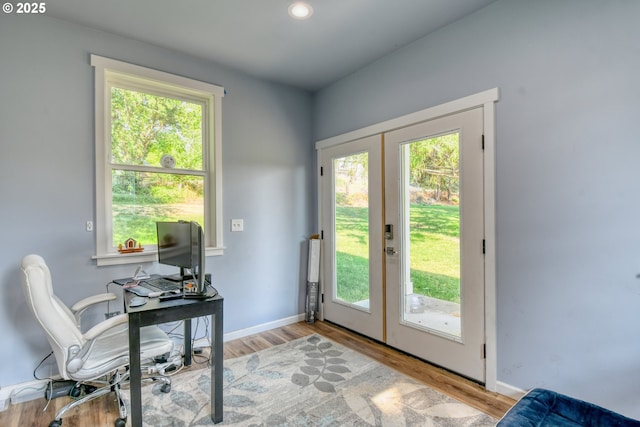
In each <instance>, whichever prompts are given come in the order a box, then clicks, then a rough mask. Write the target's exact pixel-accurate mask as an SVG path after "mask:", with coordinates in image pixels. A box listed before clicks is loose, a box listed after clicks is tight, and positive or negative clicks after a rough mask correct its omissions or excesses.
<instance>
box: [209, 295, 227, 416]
mask: <svg viewBox="0 0 640 427" xmlns="http://www.w3.org/2000/svg"><path fill="white" fill-rule="evenodd" d="M211 343H212V348H211V357H213V360H212V361H211V420H212V421H213V422H214V423H219V422H221V421H222V374H223V369H224V365H223V362H224V349H223V332H222V302H220V303H219V304H218V306H217V308H216V310H215V312H214V313H213V314H212V315H211Z"/></svg>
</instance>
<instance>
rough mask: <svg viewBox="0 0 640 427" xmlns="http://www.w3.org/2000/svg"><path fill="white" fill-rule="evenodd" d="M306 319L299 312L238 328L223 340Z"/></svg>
mask: <svg viewBox="0 0 640 427" xmlns="http://www.w3.org/2000/svg"><path fill="white" fill-rule="evenodd" d="M304 319H305V315H304V313H303V314H298V315H297V316H291V317H286V318H284V319H280V320H274V321H273V322H267V323H263V324H261V325H256V326H251V327H250V328H245V329H238V330H237V331H233V332H229V333H227V334H224V338H223V340H224V341H225V342H227V341H231V340H235V339H238V338H244V337H247V336H249V335H253V334H258V333H260V332H264V331H268V330H270V329H275V328H279V327H281V326H287V325H291V324H294V323H298V322H301V321H303V320H304Z"/></svg>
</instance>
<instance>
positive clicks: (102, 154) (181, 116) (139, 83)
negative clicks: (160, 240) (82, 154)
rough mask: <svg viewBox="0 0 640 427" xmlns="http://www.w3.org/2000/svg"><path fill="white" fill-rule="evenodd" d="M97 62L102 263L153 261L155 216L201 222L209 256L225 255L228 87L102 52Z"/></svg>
mask: <svg viewBox="0 0 640 427" xmlns="http://www.w3.org/2000/svg"><path fill="white" fill-rule="evenodd" d="M91 65H92V66H93V67H94V68H95V115H96V117H95V132H96V135H95V143H96V259H97V263H98V265H112V264H126V263H140V262H146V261H154V260H155V259H156V253H157V242H156V228H155V227H156V225H155V224H156V221H177V220H185V221H197V222H198V223H199V224H200V225H202V227H203V228H204V233H205V239H206V245H207V255H220V254H222V248H223V245H222V182H221V177H222V170H221V161H220V159H221V153H220V151H221V150H220V147H221V140H220V138H221V129H220V122H221V120H220V117H221V116H220V106H221V99H222V97H223V96H224V89H223V88H222V87H220V86H215V85H212V84H209V83H204V82H200V81H197V80H192V79H188V78H185V77H180V76H176V75H172V74H168V73H164V72H161V71H157V70H152V69H149V68H144V67H140V66H137V65H132V64H128V63H125V62H120V61H115V60H112V59H108V58H103V57H100V56H96V55H91ZM130 239H134V240H135V241H136V242H137V244H136V247H135V248H134V249H135V250H134V251H130V252H129V253H123V252H127V251H123V250H122V249H126V244H125V242H126V241H130ZM120 245H122V247H121V246H120ZM138 246H139V248H142V250H140V249H139V248H138Z"/></svg>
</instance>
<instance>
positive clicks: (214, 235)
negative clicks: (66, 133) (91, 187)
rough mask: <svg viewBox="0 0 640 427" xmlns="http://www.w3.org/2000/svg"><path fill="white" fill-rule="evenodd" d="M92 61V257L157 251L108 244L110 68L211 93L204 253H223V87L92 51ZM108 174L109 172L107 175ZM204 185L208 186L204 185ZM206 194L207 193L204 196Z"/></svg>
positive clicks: (131, 258)
mask: <svg viewBox="0 0 640 427" xmlns="http://www.w3.org/2000/svg"><path fill="white" fill-rule="evenodd" d="M91 65H92V66H93V67H94V69H95V74H94V82H95V83H94V87H95V142H96V144H95V146H96V227H95V230H96V254H95V255H94V256H93V257H92V258H93V259H95V260H96V261H97V265H98V266H103V265H117V264H133V263H143V262H153V261H157V251H155V250H145V251H144V252H138V253H133V254H121V253H119V252H117V251H115V252H114V249H113V248H111V247H109V241H110V238H109V235H110V233H111V224H108V223H107V222H108V221H107V220H106V218H107V215H106V212H107V209H110V206H108V205H109V204H110V203H109V201H107V200H106V194H107V191H108V189H107V185H110V182H111V179H110V174H111V170H110V169H108V168H107V167H106V164H107V159H108V158H109V157H108V156H109V144H108V141H109V134H108V132H109V129H108V127H107V123H109V120H108V117H107V114H109V111H106V109H105V106H106V105H105V101H106V99H108V98H107V97H108V94H107V90H108V85H106V84H105V83H106V79H105V77H106V76H107V74H108V73H109V71H113V72H117V73H118V74H120V75H126V78H127V79H131V80H132V81H135V80H138V79H144V80H153V81H154V84H158V85H160V86H165V87H167V88H172V87H173V88H179V89H180V90H181V91H185V90H186V91H187V92H189V91H192V93H194V94H197V95H199V96H202V94H203V93H206V94H210V95H211V96H212V97H213V111H208V112H207V113H208V115H209V117H208V120H207V122H208V123H213V133H212V134H211V135H210V138H213V150H210V149H208V147H206V148H205V155H206V156H208V157H209V159H208V161H209V167H213V176H211V175H209V176H210V180H212V181H213V182H211V181H209V185H208V200H209V201H213V203H214V208H215V212H211V211H210V209H211V206H210V203H209V204H207V205H205V216H206V218H207V227H206V228H207V236H206V238H207V240H208V244H207V248H206V255H207V256H214V255H222V254H223V253H224V244H223V226H222V224H223V222H222V212H223V210H222V126H221V123H222V118H221V114H220V112H221V111H222V110H221V106H222V97H223V96H224V88H223V87H221V86H216V85H212V84H210V83H205V82H201V81H198V80H193V79H190V78H187V77H182V76H177V75H174V74H170V73H165V72H163V71H158V70H154V69H151V68H146V67H141V66H139V65H133V64H129V63H126V62H122V61H117V60H114V59H110V58H105V57H102V56H98V55H91ZM107 174H108V175H109V176H107ZM205 188H207V186H206V185H205ZM205 197H206V196H205Z"/></svg>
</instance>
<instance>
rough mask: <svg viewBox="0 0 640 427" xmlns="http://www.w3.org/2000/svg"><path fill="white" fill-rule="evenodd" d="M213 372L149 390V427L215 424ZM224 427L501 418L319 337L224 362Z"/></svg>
mask: <svg viewBox="0 0 640 427" xmlns="http://www.w3.org/2000/svg"><path fill="white" fill-rule="evenodd" d="M209 374H210V372H209V370H208V369H200V370H196V371H189V372H184V373H180V374H178V375H175V376H174V377H173V378H172V381H173V384H172V389H171V392H170V393H167V394H165V393H161V392H160V390H159V386H157V385H151V384H150V385H148V386H145V387H143V394H142V400H143V412H144V414H143V420H144V423H145V424H144V425H145V426H154V427H159V426H163V427H170V426H171V427H179V426H180V427H182V426H206V425H214V424H213V422H212V421H211V417H210V415H209V414H210V410H211V408H210V405H209V391H210V384H211V379H210V376H209ZM223 396H224V419H223V422H222V423H219V424H216V425H217V426H227V425H232V426H305V427H306V426H345V425H347V426H427V427H428V426H494V425H495V423H496V420H495V419H493V418H491V417H490V416H488V415H485V414H484V413H482V412H480V411H478V410H476V409H474V408H471V407H469V406H467V405H465V404H463V403H461V402H458V401H456V400H454V399H452V398H450V397H448V396H445V395H444V394H442V393H440V392H438V391H436V390H433V389H431V388H429V387H428V386H426V385H423V384H420V383H419V382H417V381H414V380H413V379H411V378H409V377H406V376H404V375H402V374H400V373H398V372H396V371H394V370H393V369H390V368H388V367H386V366H384V365H381V364H380V363H378V362H376V361H374V360H372V359H369V358H368V357H366V356H363V355H362V354H359V353H358V352H356V351H353V350H350V349H348V348H346V347H343V346H341V345H339V344H336V343H334V342H332V341H329V340H327V339H325V338H323V337H321V336H319V335H311V336H309V337H305V338H300V339H298V340H295V341H291V342H289V343H286V344H282V345H279V346H276V347H272V348H270V349H267V350H263V351H260V352H258V353H255V354H251V355H247V356H244V357H240V358H236V359H229V360H225V361H224V392H223Z"/></svg>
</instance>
